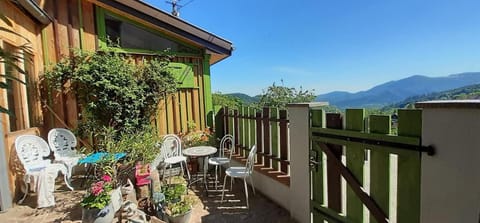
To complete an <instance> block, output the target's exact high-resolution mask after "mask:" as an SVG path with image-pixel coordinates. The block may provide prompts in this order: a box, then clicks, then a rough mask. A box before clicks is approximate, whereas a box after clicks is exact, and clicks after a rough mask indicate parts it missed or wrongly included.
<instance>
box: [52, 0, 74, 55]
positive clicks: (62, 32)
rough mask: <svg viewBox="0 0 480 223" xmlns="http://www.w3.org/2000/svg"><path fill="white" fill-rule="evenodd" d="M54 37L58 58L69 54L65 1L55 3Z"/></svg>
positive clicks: (66, 6)
mask: <svg viewBox="0 0 480 223" xmlns="http://www.w3.org/2000/svg"><path fill="white" fill-rule="evenodd" d="M55 3H56V6H55V7H56V8H55V18H54V26H55V33H56V34H55V36H56V38H57V41H58V42H57V43H58V44H59V45H58V46H57V47H58V50H59V52H58V54H57V55H58V56H59V57H64V56H68V55H69V54H70V49H69V47H70V42H69V41H68V28H67V25H68V24H69V23H68V5H67V1H55Z"/></svg>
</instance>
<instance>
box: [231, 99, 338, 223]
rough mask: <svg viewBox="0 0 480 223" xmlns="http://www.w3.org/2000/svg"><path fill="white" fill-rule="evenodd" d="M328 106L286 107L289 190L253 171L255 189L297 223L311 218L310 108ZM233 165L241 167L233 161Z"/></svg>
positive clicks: (302, 104) (307, 104)
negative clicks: (288, 130) (280, 207)
mask: <svg viewBox="0 0 480 223" xmlns="http://www.w3.org/2000/svg"><path fill="white" fill-rule="evenodd" d="M324 105H328V103H324V102H321V103H301V104H290V105H288V120H289V121H290V124H289V128H290V187H287V186H285V185H284V184H282V183H280V182H278V181H275V180H273V179H272V178H270V177H268V176H265V175H263V174H261V173H258V172H254V174H253V181H254V184H255V189H256V190H259V191H261V192H262V194H264V195H265V196H267V197H268V198H270V199H271V200H273V201H274V202H275V203H277V204H278V205H280V206H282V207H283V208H285V209H287V210H289V211H290V215H291V216H292V218H294V219H295V220H296V221H297V222H299V223H307V222H310V221H311V218H310V169H309V157H308V156H309V150H310V109H311V108H313V107H318V106H324ZM232 165H234V166H238V165H241V164H239V163H238V162H235V161H234V160H232Z"/></svg>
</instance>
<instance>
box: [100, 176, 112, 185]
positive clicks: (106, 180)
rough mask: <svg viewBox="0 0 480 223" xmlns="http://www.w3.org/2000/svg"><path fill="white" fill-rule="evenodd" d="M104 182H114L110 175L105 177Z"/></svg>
mask: <svg viewBox="0 0 480 223" xmlns="http://www.w3.org/2000/svg"><path fill="white" fill-rule="evenodd" d="M102 180H103V181H105V182H107V183H108V182H110V181H112V177H110V176H109V175H103V177H102Z"/></svg>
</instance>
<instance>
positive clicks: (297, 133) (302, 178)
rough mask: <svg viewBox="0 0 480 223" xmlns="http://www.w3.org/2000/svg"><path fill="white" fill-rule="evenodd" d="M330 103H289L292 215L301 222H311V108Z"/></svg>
mask: <svg viewBox="0 0 480 223" xmlns="http://www.w3.org/2000/svg"><path fill="white" fill-rule="evenodd" d="M323 105H328V103H324V102H320V103H299V104H289V105H287V110H288V120H289V121H290V126H289V127H290V215H291V216H292V217H293V218H294V219H296V220H297V221H298V222H299V223H307V222H310V169H309V157H308V156H309V150H310V132H309V131H310V108H313V107H317V106H323Z"/></svg>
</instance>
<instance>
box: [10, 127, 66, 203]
mask: <svg viewBox="0 0 480 223" xmlns="http://www.w3.org/2000/svg"><path fill="white" fill-rule="evenodd" d="M15 150H16V152H17V156H18V158H19V159H20V162H21V163H22V165H23V168H24V169H25V176H24V183H25V191H24V195H23V197H22V199H20V201H19V203H22V202H23V200H25V198H26V197H27V194H28V192H29V187H28V186H29V183H30V177H32V176H38V175H39V174H41V172H42V171H43V170H45V169H46V168H53V169H55V170H57V171H61V172H62V174H63V175H64V180H65V183H66V185H67V187H68V188H69V189H70V190H73V188H72V187H71V186H70V184H69V183H68V180H67V170H66V167H65V166H64V165H63V164H52V163H51V160H50V159H45V157H47V156H49V155H50V148H49V147H48V144H47V142H46V141H45V140H44V139H42V138H40V137H38V136H35V135H22V136H19V137H17V138H16V139H15Z"/></svg>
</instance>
